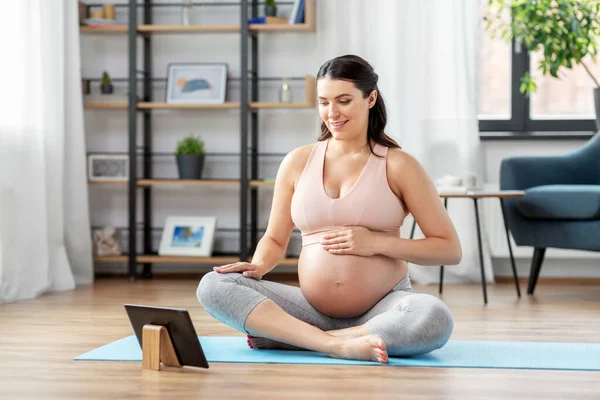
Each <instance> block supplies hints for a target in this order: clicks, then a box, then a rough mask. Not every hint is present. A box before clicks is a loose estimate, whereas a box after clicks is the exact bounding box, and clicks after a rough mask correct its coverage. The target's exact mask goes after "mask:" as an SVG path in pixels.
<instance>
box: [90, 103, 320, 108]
mask: <svg viewBox="0 0 600 400" xmlns="http://www.w3.org/2000/svg"><path fill="white" fill-rule="evenodd" d="M249 107H250V108H254V109H260V108H268V109H276V108H282V109H290V108H293V109H302V108H314V105H312V104H310V103H266V102H252V103H250V104H249ZM98 108H102V107H98ZM124 108H127V105H125V107H124ZM137 108H139V109H140V110H149V109H166V110H186V109H187V110H196V109H239V108H240V103H237V102H227V103H217V104H171V103H148V102H141V103H138V104H137Z"/></svg>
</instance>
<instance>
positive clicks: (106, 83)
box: [100, 71, 114, 94]
mask: <svg viewBox="0 0 600 400" xmlns="http://www.w3.org/2000/svg"><path fill="white" fill-rule="evenodd" d="M113 90H114V88H113V84H112V79H110V75H108V72H106V71H104V72H103V73H102V80H101V82H100V92H101V93H102V94H112V92H113Z"/></svg>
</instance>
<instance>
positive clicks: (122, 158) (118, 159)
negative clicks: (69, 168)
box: [88, 154, 129, 182]
mask: <svg viewBox="0 0 600 400" xmlns="http://www.w3.org/2000/svg"><path fill="white" fill-rule="evenodd" d="M88 179H89V180H90V181H99V182H101V181H127V180H128V179H129V156H128V155H127V154H123V155H121V154H90V155H88Z"/></svg>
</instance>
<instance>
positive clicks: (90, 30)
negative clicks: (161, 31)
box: [79, 25, 129, 34]
mask: <svg viewBox="0 0 600 400" xmlns="http://www.w3.org/2000/svg"><path fill="white" fill-rule="evenodd" d="M79 31H80V32H81V33H85V34H114V33H127V32H128V31H129V27H128V26H127V25H106V26H81V27H79Z"/></svg>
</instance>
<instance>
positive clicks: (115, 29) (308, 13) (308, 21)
mask: <svg viewBox="0 0 600 400" xmlns="http://www.w3.org/2000/svg"><path fill="white" fill-rule="evenodd" d="M304 21H305V22H304V23H302V24H292V25H289V24H250V25H249V26H248V30H249V31H250V32H314V30H315V2H314V0H306V2H305V5H304ZM136 30H137V32H138V33H140V34H145V35H150V34H188V33H239V32H240V30H241V26H240V25H237V24H236V25H188V26H185V25H138V26H137V28H136ZM80 31H81V33H84V34H111V33H127V32H128V31H129V26H128V25H106V26H81V27H80Z"/></svg>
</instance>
